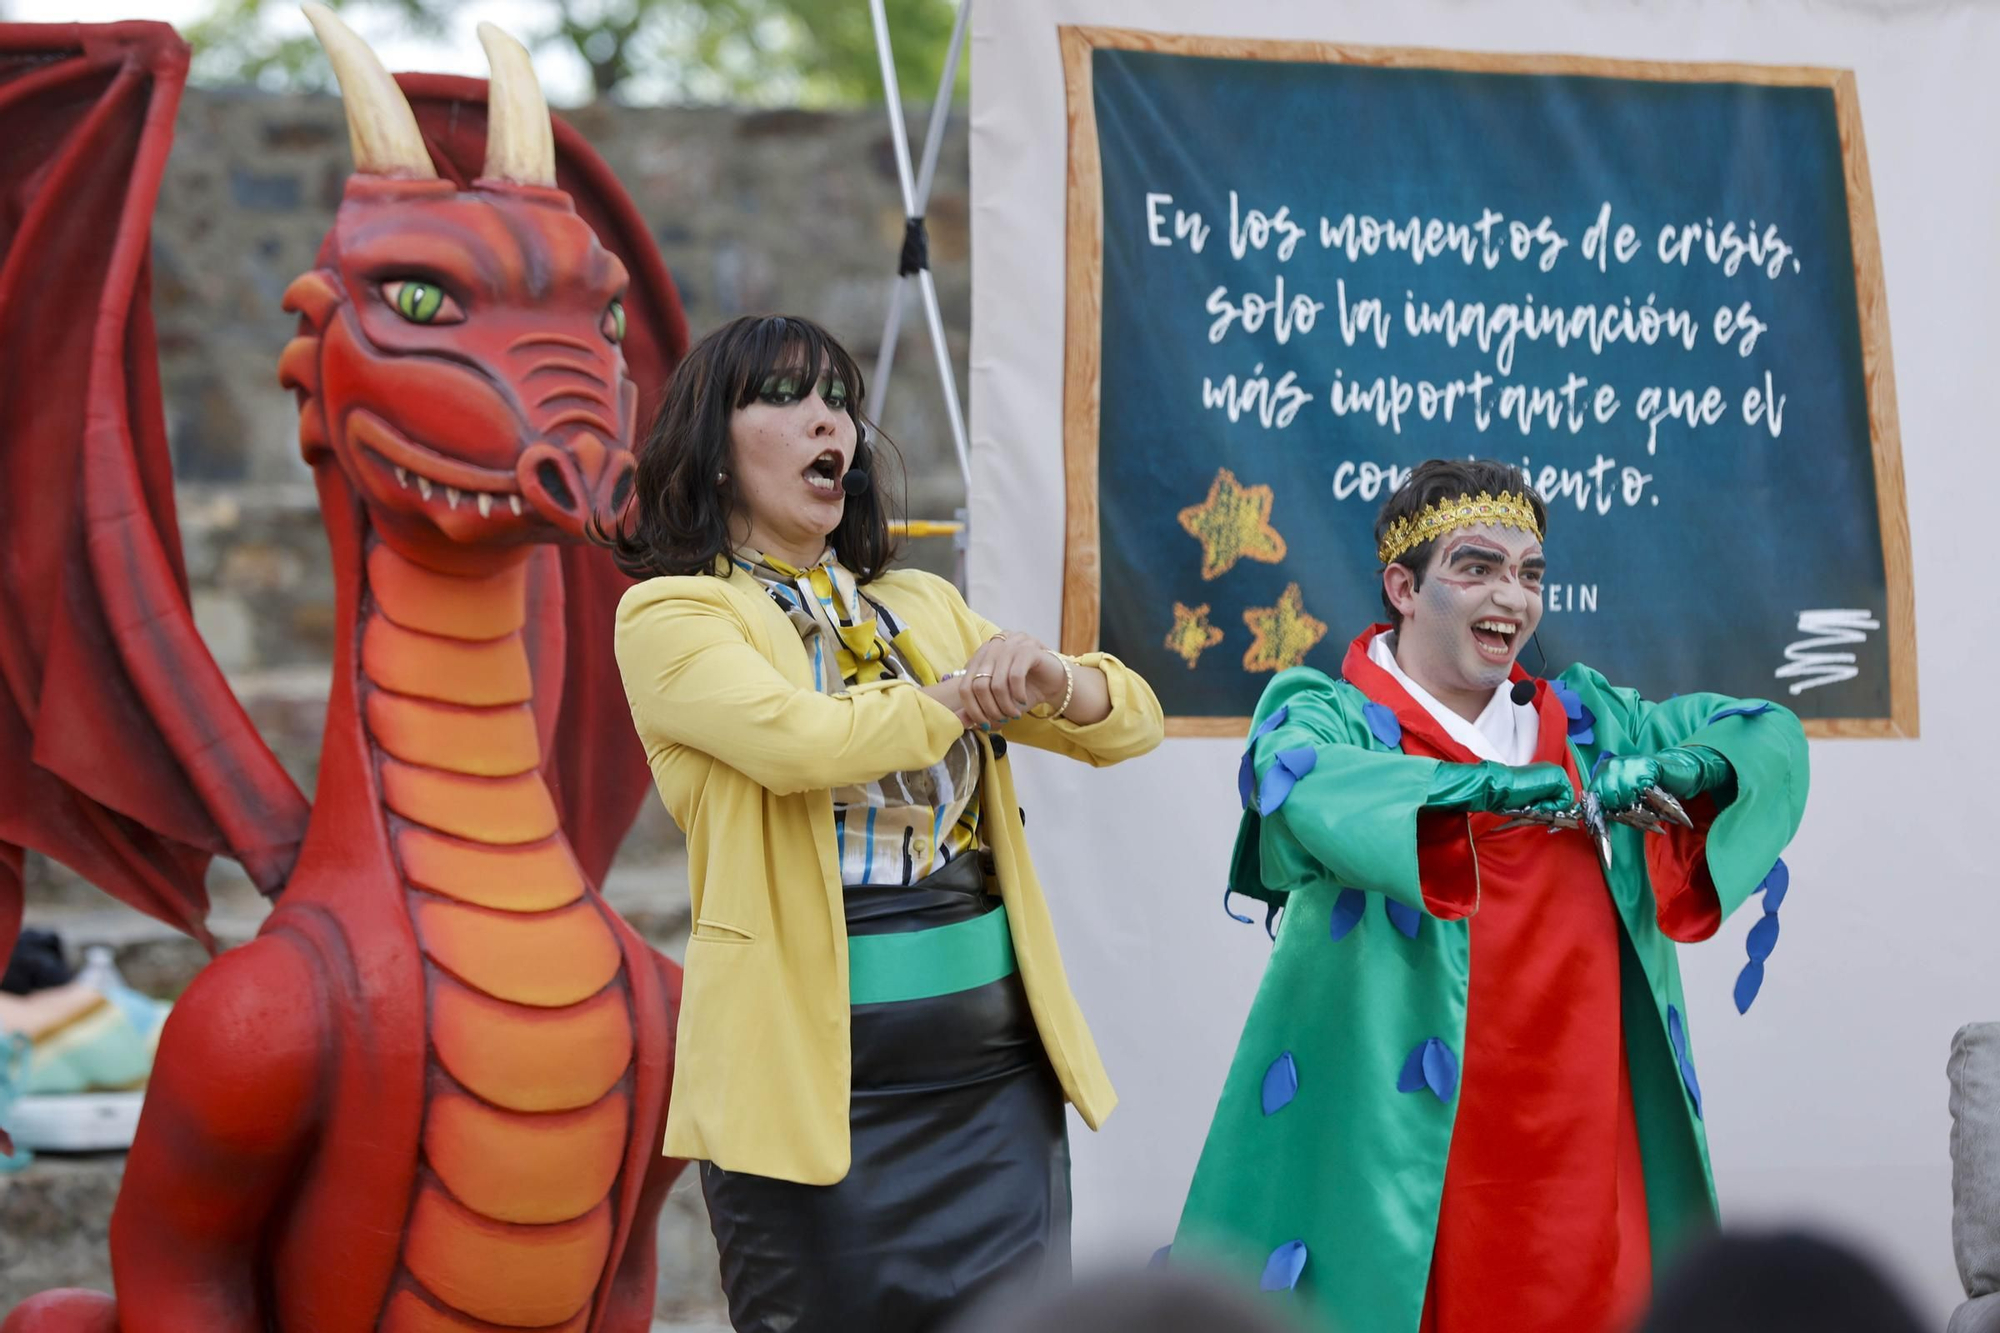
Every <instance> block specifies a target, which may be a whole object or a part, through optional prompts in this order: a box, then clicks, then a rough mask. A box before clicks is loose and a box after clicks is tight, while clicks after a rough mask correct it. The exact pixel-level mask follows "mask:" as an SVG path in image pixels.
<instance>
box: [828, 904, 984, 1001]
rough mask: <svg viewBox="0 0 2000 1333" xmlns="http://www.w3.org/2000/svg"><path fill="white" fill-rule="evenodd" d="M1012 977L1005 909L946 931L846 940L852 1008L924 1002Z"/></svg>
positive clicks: (852, 937)
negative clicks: (855, 1006)
mask: <svg viewBox="0 0 2000 1333" xmlns="http://www.w3.org/2000/svg"><path fill="white" fill-rule="evenodd" d="M1012 975H1014V941H1013V939H1012V938H1011V937H1010V936H1009V935H1008V933H1007V909H1006V908H1005V907H995V908H994V909H993V910H992V911H990V912H988V913H986V914H985V915H983V916H976V917H974V918H972V920H970V921H960V922H956V923H954V924H952V925H949V926H934V927H932V928H931V929H929V930H912V931H905V932H903V933H902V934H897V935H851V936H849V937H848V940H847V998H848V1002H849V1003H850V1004H888V1003H892V1002H896V1001H901V1000H927V999H929V998H931V997H932V996H934V995H953V994H956V993H957V992H959V991H962V990H971V989H972V988H973V987H975V986H984V985H986V984H987V983H988V982H991V981H998V980H1000V978H1002V977H1009V976H1012Z"/></svg>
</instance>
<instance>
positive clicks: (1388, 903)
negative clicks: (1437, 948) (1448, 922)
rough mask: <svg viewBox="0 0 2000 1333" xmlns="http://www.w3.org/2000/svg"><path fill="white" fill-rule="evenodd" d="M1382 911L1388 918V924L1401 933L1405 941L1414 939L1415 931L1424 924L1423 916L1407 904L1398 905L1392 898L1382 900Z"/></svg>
mask: <svg viewBox="0 0 2000 1333" xmlns="http://www.w3.org/2000/svg"><path fill="white" fill-rule="evenodd" d="M1382 910H1383V911H1384V912H1386V913H1387V914H1388V916H1389V924H1391V925H1393V926H1394V927H1395V928H1396V929H1397V930H1400V931H1402V932H1403V935H1404V937H1405V938H1406V939H1412V940H1413V939H1415V938H1416V937H1417V931H1418V930H1419V929H1420V928H1421V927H1422V926H1423V924H1424V914H1423V913H1422V912H1420V911H1418V910H1417V909H1416V908H1414V907H1411V906H1410V905H1409V904H1407V903H1399V902H1397V901H1396V900H1395V899H1394V898H1388V897H1385V898H1383V899H1382Z"/></svg>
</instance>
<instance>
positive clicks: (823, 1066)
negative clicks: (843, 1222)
mask: <svg viewBox="0 0 2000 1333" xmlns="http://www.w3.org/2000/svg"><path fill="white" fill-rule="evenodd" d="M866 592H867V594H868V595H869V596H870V597H872V598H874V599H875V600H877V601H879V602H881V603H882V604H883V605H884V606H886V607H888V608H889V610H890V611H891V612H893V613H894V614H895V616H896V618H897V619H898V620H900V621H901V622H902V623H903V624H904V626H905V627H906V630H905V633H904V634H903V635H902V636H901V637H900V638H899V639H898V640H897V641H896V647H897V650H898V651H899V652H901V653H902V654H903V656H904V660H905V661H907V662H908V663H909V664H910V668H911V670H912V671H914V672H915V673H916V675H917V677H918V679H919V681H920V682H921V683H923V684H933V683H935V682H936V680H937V678H938V676H939V675H941V674H942V673H944V672H946V671H954V670H957V669H959V668H961V667H963V666H964V665H965V663H966V662H967V661H968V660H969V659H970V658H971V656H972V654H973V653H974V652H975V651H976V650H977V649H978V648H979V646H980V645H981V644H982V643H984V642H986V641H987V640H988V639H990V638H992V637H993V636H994V635H995V634H997V633H999V630H998V629H996V628H995V627H994V626H993V625H992V624H991V623H990V622H989V621H987V620H984V619H982V618H981V617H980V616H978V615H975V614H974V613H973V611H972V610H971V608H970V607H968V606H966V604H965V601H964V599H963V598H961V597H960V596H959V595H958V590H957V589H956V588H954V587H952V585H951V584H949V583H947V582H945V581H944V580H943V579H940V578H937V577H935V576H933V575H930V574H924V573H920V572H917V571H914V570H896V571H891V572H890V573H887V574H884V575H882V576H881V577H880V578H878V579H876V580H875V581H874V582H872V583H870V584H868V585H867V588H866ZM617 653H618V669H619V671H620V673H621V674H622V675H623V677H624V680H625V696H626V699H627V701H628V702H629V703H630V704H631V707H632V721H633V724H634V725H635V726H636V727H637V728H638V731H639V738H640V740H641V741H643V742H644V744H645V747H646V758H647V760H648V762H649V763H651V765H652V768H653V780H654V783H655V784H656V785H657V786H658V788H659V792H660V800H661V801H662V802H664V803H665V805H666V807H667V810H668V811H669V812H670V813H671V814H672V815H673V817H674V821H675V822H676V823H677V824H679V825H680V827H681V830H682V831H683V832H684V833H685V834H686V835H687V845H688V889H689V894H690V896H691V897H692V899H693V905H694V929H693V932H692V933H691V935H690V936H689V938H688V946H687V964H686V968H687V971H686V976H685V978H684V979H683V988H682V993H681V1015H680V1026H679V1032H678V1035H677V1044H676V1048H675V1052H674V1083H673V1096H672V1101H671V1104H670V1106H669V1108H668V1112H667V1134H666V1145H665V1151H666V1153H667V1155H668V1156H671V1157H685V1158H692V1159H696V1160H703V1161H712V1162H714V1163H715V1164H716V1165H718V1166H720V1167H723V1168H725V1169H727V1170H731V1171H748V1172H754V1173H756V1174H758V1175H763V1176H775V1177H777V1178H779V1179H781V1180H794V1181H799V1182H801V1183H804V1184H808V1185H830V1184H832V1183H833V1182H835V1181H837V1180H840V1179H841V1178H843V1177H844V1176H846V1174H847V1169H848V1164H849V1159H850V1149H849V1145H848V1136H847V1119H848V1090H849V1087H850V1085H851V1083H852V1066H851V1052H850V1048H849V1044H848V999H847V995H848V990H847V930H846V924H845V922H846V917H845V914H844V912H843V909H842V902H841V883H840V875H839V869H838V865H839V863H838V860H837V853H836V848H835V844H834V829H833V796H832V792H831V789H832V788H833V787H836V786H840V785H843V784H846V783H853V782H863V781H869V780H872V779H874V778H878V777H880V776H882V775H883V774H885V773H894V772H901V771H905V770H909V769H917V768H924V767H926V766H928V765H930V764H934V763H936V762H938V760H940V759H942V758H943V757H944V754H945V751H946V750H947V749H949V748H950V746H951V744H952V742H953V741H955V740H956V739H957V738H958V737H959V735H960V734H961V733H962V732H963V730H964V729H963V728H962V727H961V726H960V725H959V722H958V718H957V716H956V715H955V714H954V713H953V712H952V710H951V709H949V708H946V707H945V706H944V705H943V704H940V703H938V702H937V701H936V700H934V699H932V698H930V697H929V696H928V695H925V694H923V693H922V692H921V691H920V690H918V689H917V688H916V686H915V685H912V684H911V683H909V682H907V681H898V680H884V681H878V682H876V683H874V684H869V685H858V686H855V687H854V688H852V689H850V690H848V691H846V692H845V693H843V694H833V695H828V694H821V693H819V692H818V691H816V690H815V689H813V686H812V665H811V663H810V662H809V661H808V660H807V657H806V652H805V647H804V645H803V644H802V643H801V642H800V639H799V633H798V630H797V629H796V628H795V627H794V626H793V625H792V622H791V621H789V620H787V619H786V618H785V614H784V612H783V611H781V610H779V609H778V607H777V605H776V604H775V603H773V602H772V600H771V598H770V596H769V594H768V593H766V592H765V591H764V589H763V588H762V587H760V586H759V585H758V583H757V581H756V580H755V579H753V578H752V577H751V576H750V575H749V574H748V573H746V572H744V571H743V570H741V569H736V568H732V569H731V572H730V574H729V576H728V577H727V578H721V577H715V576H704V575H694V576H688V577H680V578H656V579H650V580H648V581H646V582H644V583H640V584H637V585H635V586H634V587H632V588H631V589H630V590H628V591H627V592H626V594H625V596H624V599H623V600H622V601H621V602H620V603H619V605H618V629H617ZM1078 661H1080V662H1083V663H1087V664H1089V665H1091V666H1095V667H1098V668H1099V669H1100V670H1102V671H1103V672H1104V675H1105V678H1106V680H1108V681H1109V682H1110V686H1111V714H1110V716H1108V717H1107V718H1105V719H1104V720H1103V721H1101V722H1097V723H1094V724H1092V725H1090V726H1077V725H1075V724H1074V723H1070V722H1063V721H1048V722H1044V721H1038V720H1035V719H1032V718H1022V719H1021V720H1020V721H1018V722H1013V723H1010V724H1008V725H1007V727H1006V728H1005V729H1004V731H1003V732H1002V734H1003V735H1005V736H1006V737H1007V739H1008V741H1009V742H1010V743H1015V742H1018V743H1020V744H1023V745H1033V746H1038V747H1040V748H1042V749H1046V750H1054V751H1057V752H1058V753H1061V754H1066V755H1069V756H1070V757H1071V758H1074V759H1081V760H1083V761H1084V762H1086V763H1089V764H1093V765H1103V764H1110V763H1116V762H1117V761H1119V760H1121V759H1128V758H1131V757H1132V756H1134V755H1140V754H1144V753H1145V752H1146V751H1148V750H1150V749H1152V748H1153V747H1154V746H1155V745H1157V744H1159V742H1160V738H1161V736H1162V735H1163V734H1164V732H1165V723H1164V721H1163V719H1162V717H1161V714H1160V704H1159V700H1157V699H1155V698H1154V697H1153V691H1152V689H1151V688H1150V687H1148V686H1147V684H1146V682H1145V681H1144V680H1142V679H1140V678H1139V676H1138V675H1137V674H1135V673H1134V672H1132V671H1130V670H1128V669H1126V668H1125V666H1124V665H1122V664H1121V663H1120V662H1118V661H1117V660H1116V659H1115V658H1112V657H1108V656H1106V655H1104V654H1102V653H1090V654H1087V655H1085V656H1083V657H1081V658H1079V659H1078ZM979 739H980V750H981V761H982V762H981V767H980V786H979V798H980V801H981V809H982V816H981V820H980V832H981V834H982V835H983V836H984V837H985V839H986V840H987V842H988V843H989V845H990V846H991V847H992V849H993V857H994V863H995V867H996V870H997V873H998V877H999V881H1000V897H1001V900H1002V901H1003V902H1005V903H1006V905H1007V920H1008V925H1009V927H1010V928H1011V931H1012V933H1013V940H1014V954H1015V958H1016V960H1017V961H1018V964H1019V967H1020V973H1021V980H1022V983H1023V985H1024V986H1025V987H1026V989H1027V993H1028V1004H1029V1007H1030V1009H1031V1010H1032V1011H1033V1013H1034V1017H1035V1026H1036V1028H1037V1030H1038V1031H1039V1032H1040V1034H1041V1039H1042V1045H1043V1047H1044V1048H1045V1049H1046V1050H1047V1052H1048V1056H1049V1062H1050V1063H1051V1064H1052V1065H1053V1066H1054V1067H1055V1072H1056V1077H1057V1078H1058V1079H1060V1080H1061V1082H1062V1089H1063V1093H1064V1095H1065V1096H1067V1097H1068V1099H1069V1100H1070V1102H1071V1103H1073V1104H1074V1105H1075V1106H1076V1108H1077V1110H1078V1111H1079V1112H1080V1113H1081V1114H1082V1116H1083V1119H1084V1122H1085V1123H1086V1124H1088V1125H1089V1126H1090V1127H1091V1128H1092V1129H1095V1128H1097V1126H1098V1125H1100V1124H1101V1123H1102V1122H1103V1120H1104V1118H1105V1117H1106V1116H1107V1115H1109V1114H1110V1113H1111V1108H1112V1107H1113V1106H1114V1105H1115V1104H1116V1103H1117V1100H1118V1098H1117V1094H1116V1093H1114V1092H1113V1091H1112V1089H1111V1080H1110V1079H1109V1077H1108V1076H1107V1075H1106V1074H1105V1072H1104V1065H1103V1063H1102V1062H1101V1061H1100V1060H1099V1059H1098V1055H1097V1045H1096V1043H1095V1042H1094V1041H1092V1040H1091V1036H1090V1030H1089V1028H1087V1027H1086V1026H1085V1025H1084V1021H1083V1015H1082V1013H1081V1012H1080V1011H1079V1010H1078V1009H1077V1006H1076V1001H1075V999H1074V998H1072V997H1071V995H1070V990H1069V981H1068V979H1067V978H1066V977H1065V976H1064V975H1063V965H1062V957H1061V955H1060V954H1059V953H1058V952H1057V950H1056V937H1055V929H1054V927H1053V926H1052V925H1051V923H1050V921H1049V911H1048V904H1047V903H1046V902H1045V901H1044V900H1043V898H1042V888H1041V884H1040V883H1039V882H1038V881H1037V880H1036V878H1035V867H1034V864H1033V863H1032V862H1031V861H1030V860H1029V858H1028V845H1027V841H1026V839H1025V837H1024V835H1023V833H1022V826H1021V815H1020V808H1019V804H1018V802H1017V801H1016V799H1015V795H1014V778H1013V773H1012V771H1011V770H1010V769H1009V767H1008V763H1007V760H1006V759H1004V758H996V757H995V756H994V754H993V746H992V744H991V742H990V741H989V740H988V739H987V737H985V736H984V735H981V736H980V738H979Z"/></svg>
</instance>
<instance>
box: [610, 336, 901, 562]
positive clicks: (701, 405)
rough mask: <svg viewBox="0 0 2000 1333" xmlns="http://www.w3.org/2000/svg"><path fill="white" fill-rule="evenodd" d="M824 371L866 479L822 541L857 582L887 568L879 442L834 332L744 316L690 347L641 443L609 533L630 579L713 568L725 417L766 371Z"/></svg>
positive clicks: (727, 547) (725, 495)
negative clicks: (626, 512)
mask: <svg viewBox="0 0 2000 1333" xmlns="http://www.w3.org/2000/svg"><path fill="white" fill-rule="evenodd" d="M823 371H824V372H825V373H828V374H831V375H832V376H834V377H835V378H837V379H839V380H840V381H841V382H842V383H843V384H845V385H846V386H847V415H848V417H849V419H851V420H852V421H853V422H854V438H855V445H854V458H853V461H852V462H851V463H850V464H849V465H848V466H849V468H850V469H852V468H860V469H862V470H863V471H865V472H867V473H868V474H869V477H870V480H871V482H872V483H873V484H872V485H870V486H869V488H868V489H867V490H866V491H864V492H862V493H861V494H860V495H850V496H848V497H847V506H846V510H845V512H843V513H842V515H841V518H840V526H839V527H837V528H835V529H834V530H833V532H832V533H831V534H830V535H829V536H828V538H827V540H828V542H829V543H830V544H831V545H832V547H833V552H834V555H835V557H836V558H838V559H839V561H840V563H841V564H842V565H844V566H845V567H846V568H847V569H848V570H849V571H850V572H851V573H852V574H853V575H854V577H855V580H856V582H859V583H866V582H868V581H869V580H870V579H872V578H874V577H875V576H876V575H878V574H880V573H882V571H883V570H885V569H887V568H888V567H889V562H890V561H891V560H892V559H893V558H894V557H895V554H896V550H895V544H894V542H893V541H892V540H891V538H890V535H889V505H888V501H887V499H886V498H885V497H886V495H887V493H888V490H889V487H888V485H887V484H886V483H887V481H888V478H886V477H884V476H882V475H881V473H880V472H879V471H878V470H877V466H876V465H877V463H878V461H880V459H881V454H882V453H883V452H888V451H886V450H885V451H878V450H877V449H876V448H875V447H874V445H875V444H878V443H880V444H886V443H887V441H886V440H884V439H883V438H882V436H881V435H880V433H879V432H876V431H873V430H872V429H871V428H869V427H868V426H867V425H866V424H865V423H864V421H863V419H862V416H861V403H862V396H863V394H864V392H865V386H864V385H863V383H862V379H861V368H860V367H859V366H857V365H855V364H854V358H853V357H851V356H849V355H848V354H847V349H846V348H844V347H842V346H841V345H840V344H839V343H837V342H835V341H834V339H833V335H831V334H829V333H828V332H827V331H826V330H825V329H823V328H821V327H820V326H819V325H817V324H815V323H813V322H812V321H811V320H809V319H800V318H799V317H798V316H796V315H745V316H743V317H741V318H739V319H733V320H731V321H729V323H727V324H724V325H723V326H722V327H721V328H719V329H717V330H715V331H714V332H713V333H711V334H709V335H708V336H707V337H705V338H703V339H702V340H701V341H700V342H698V343H696V344H695V345H694V346H693V347H691V348H689V349H688V354H687V356H686V357H685V358H684V359H683V360H682V361H681V363H680V365H679V366H678V367H677V368H676V369H675V370H674V373H673V377H672V378H671V379H669V380H668V381H667V392H666V397H665V398H664V399H663V400H662V401H661V403H660V410H659V412H658V414H656V415H655V416H654V418H653V424H652V428H651V429H650V430H648V431H647V433H646V441H645V443H644V444H642V445H641V446H640V447H639V465H638V472H637V476H636V477H635V479H634V483H633V496H632V508H631V511H630V517H629V518H628V519H627V521H626V522H625V523H624V524H623V525H622V527H621V528H620V530H619V531H618V532H617V533H616V534H615V535H613V536H611V537H610V539H609V541H608V543H607V544H608V545H609V546H610V548H611V554H612V558H613V559H615V560H616V561H617V562H618V567H619V568H620V569H622V570H624V571H625V572H626V573H627V574H630V575H631V576H632V577H634V578H651V577H654V576H656V575H660V574H714V573H717V572H718V557H721V556H726V555H728V554H729V553H730V551H731V550H732V549H733V544H732V542H731V541H730V535H729V520H730V517H731V514H732V511H733V506H734V491H733V490H732V489H731V488H730V486H729V484H728V483H727V482H717V480H716V475H717V474H718V473H723V474H726V473H728V472H729V470H730V462H729V418H730V417H731V416H732V415H733V414H734V413H735V412H736V410H737V409H738V408H740V407H748V406H749V405H750V404H751V403H753V402H755V401H756V399H757V395H758V393H759V392H760V391H761V390H762V388H763V386H764V381H765V380H766V379H767V378H769V377H770V376H771V375H773V374H786V375H797V376H799V377H800V378H801V379H803V380H804V381H805V382H806V383H807V384H813V383H817V382H818V380H819V378H820V375H821V374H822V372H823ZM727 568H728V567H727V566H726V565H723V566H721V572H723V573H726V572H727Z"/></svg>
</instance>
